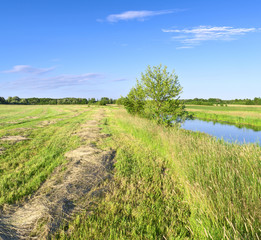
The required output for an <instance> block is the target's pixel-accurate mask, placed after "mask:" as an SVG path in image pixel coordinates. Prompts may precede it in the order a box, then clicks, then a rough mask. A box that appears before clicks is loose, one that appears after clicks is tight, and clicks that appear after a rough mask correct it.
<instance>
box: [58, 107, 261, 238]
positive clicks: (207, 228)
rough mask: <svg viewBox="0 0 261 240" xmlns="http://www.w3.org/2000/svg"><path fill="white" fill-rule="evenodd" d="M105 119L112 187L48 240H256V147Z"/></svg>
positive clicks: (119, 117)
mask: <svg viewBox="0 0 261 240" xmlns="http://www.w3.org/2000/svg"><path fill="white" fill-rule="evenodd" d="M107 112H108V118H107V120H106V121H105V122H104V125H103V128H104V131H105V132H107V133H110V134H112V137H111V138H110V139H106V140H105V141H104V142H103V144H102V145H101V147H104V148H108V147H112V148H116V149H117V153H116V164H115V170H114V171H115V172H114V180H113V181H112V182H107V183H105V186H106V188H108V192H107V194H106V195H105V197H103V198H100V199H97V204H95V207H94V208H91V209H89V210H88V212H87V213H86V214H82V215H79V216H77V217H76V219H75V220H74V221H72V222H71V224H69V226H68V225H66V226H67V228H66V231H64V230H61V231H60V232H59V233H57V235H56V236H55V238H57V239H260V237H261V232H260V219H261V215H260V213H261V212H260V210H261V205H260V204H261V203H260V196H261V189H260V177H261V170H260V169H261V164H260V160H261V159H260V156H261V148H260V147H258V146H256V145H241V146H240V145H236V144H227V143H225V142H223V141H217V140H215V139H214V138H211V137H209V136H208V135H206V134H200V133H192V132H189V131H185V130H182V129H180V130H179V129H175V128H172V129H171V128H164V127H161V126H157V125H155V124H154V123H152V122H151V121H149V120H146V119H141V118H138V117H133V116H130V115H128V114H127V113H126V112H125V110H121V109H118V110H116V109H107Z"/></svg>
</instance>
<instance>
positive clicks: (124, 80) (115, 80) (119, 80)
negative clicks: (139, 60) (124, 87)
mask: <svg viewBox="0 0 261 240" xmlns="http://www.w3.org/2000/svg"><path fill="white" fill-rule="evenodd" d="M126 81H128V79H127V78H119V79H114V80H113V82H126Z"/></svg>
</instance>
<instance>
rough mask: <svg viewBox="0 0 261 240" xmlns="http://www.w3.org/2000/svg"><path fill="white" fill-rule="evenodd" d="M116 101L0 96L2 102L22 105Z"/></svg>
mask: <svg viewBox="0 0 261 240" xmlns="http://www.w3.org/2000/svg"><path fill="white" fill-rule="evenodd" d="M114 103H116V100H115V99H112V98H107V97H102V98H101V99H95V98H88V99H87V98H58V99H56V98H36V97H34V98H19V97H17V96H15V97H8V98H7V99H5V98H4V97H0V104H21V105H61V104H96V105H106V104H114Z"/></svg>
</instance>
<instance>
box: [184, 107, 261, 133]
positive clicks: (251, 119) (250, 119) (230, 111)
mask: <svg viewBox="0 0 261 240" xmlns="http://www.w3.org/2000/svg"><path fill="white" fill-rule="evenodd" d="M187 111H189V112H191V113H193V115H194V117H195V118H198V119H202V120H208V121H215V122H221V123H222V122H224V123H229V124H233V125H236V126H238V127H247V128H252V129H254V130H257V131H260V130H261V107H245V106H243V107H239V106H233V107H215V106H187Z"/></svg>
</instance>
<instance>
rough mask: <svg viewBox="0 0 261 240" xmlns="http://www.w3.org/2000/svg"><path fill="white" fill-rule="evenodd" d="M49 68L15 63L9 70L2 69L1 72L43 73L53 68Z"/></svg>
mask: <svg viewBox="0 0 261 240" xmlns="http://www.w3.org/2000/svg"><path fill="white" fill-rule="evenodd" d="M54 69H55V68H54V67H51V68H34V67H32V66H29V65H16V66H14V67H13V68H12V69H10V70H6V71H3V73H27V74H43V73H47V72H50V71H52V70H54Z"/></svg>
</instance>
